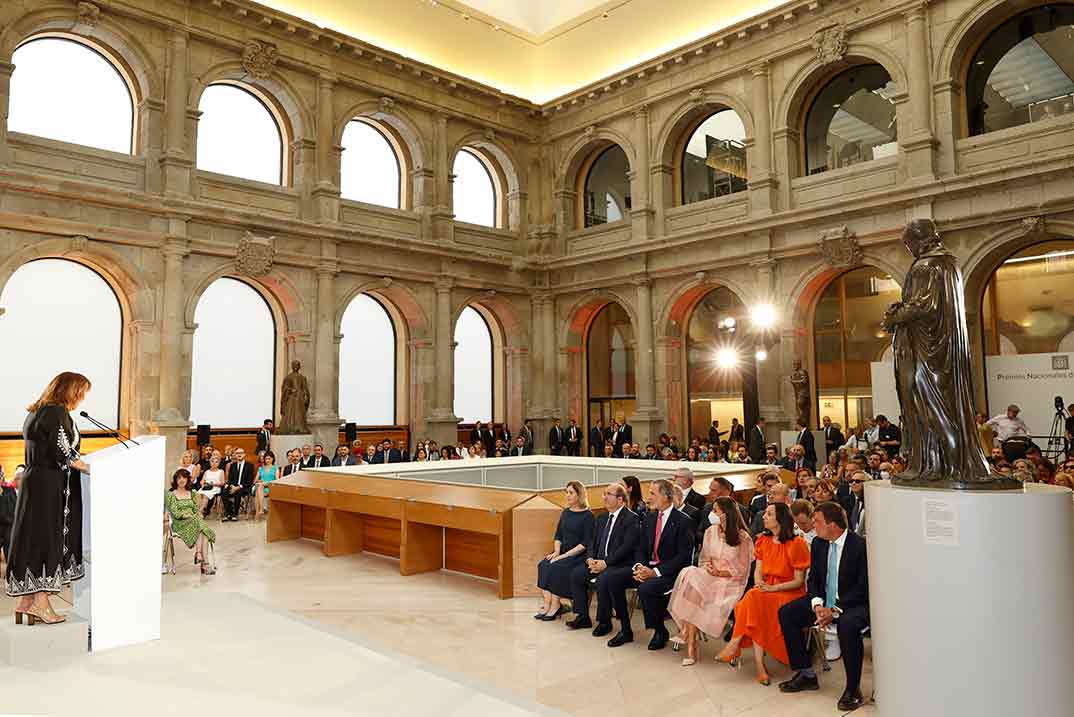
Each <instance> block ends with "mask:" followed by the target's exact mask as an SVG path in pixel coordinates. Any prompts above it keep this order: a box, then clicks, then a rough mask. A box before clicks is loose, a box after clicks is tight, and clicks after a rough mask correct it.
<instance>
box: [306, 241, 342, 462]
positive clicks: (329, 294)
mask: <svg viewBox="0 0 1074 717" xmlns="http://www.w3.org/2000/svg"><path fill="white" fill-rule="evenodd" d="M338 272H339V268H338V266H337V262H336V243H335V242H333V241H329V240H327V239H322V240H321V256H320V260H319V261H318V263H317V269H316V273H317V311H316V314H315V315H314V330H313V356H314V364H315V365H314V366H313V367H312V368H313V400H312V401H311V405H312V409H311V410H310V412H309V424H310V429H311V430H312V431H313V435H314V438H315V439H316V440H318V441H320V442H321V443H323V444H324V445H325V446H335V445H336V443H338V441H339V415H338V413H337V412H336V408H335V405H336V396H337V394H338V393H339V383H338V380H337V375H336V366H337V361H336V355H335V353H336V351H337V348H338V345H337V342H336V340H335V336H336V327H335V319H336V316H335V313H336V312H335V277H336V274H337V273H338Z"/></svg>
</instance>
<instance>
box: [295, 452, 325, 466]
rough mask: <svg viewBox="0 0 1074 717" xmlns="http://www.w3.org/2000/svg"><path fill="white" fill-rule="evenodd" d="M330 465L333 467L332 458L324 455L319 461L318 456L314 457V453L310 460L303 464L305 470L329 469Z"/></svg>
mask: <svg viewBox="0 0 1074 717" xmlns="http://www.w3.org/2000/svg"><path fill="white" fill-rule="evenodd" d="M330 465H332V459H331V458H329V457H328V456H324V455H322V456H321V458H320V460H318V459H317V456H315V455H313V454H312V453H311V454H310V457H309V460H306V461H303V462H302V467H303V468H327V467H328V466H330Z"/></svg>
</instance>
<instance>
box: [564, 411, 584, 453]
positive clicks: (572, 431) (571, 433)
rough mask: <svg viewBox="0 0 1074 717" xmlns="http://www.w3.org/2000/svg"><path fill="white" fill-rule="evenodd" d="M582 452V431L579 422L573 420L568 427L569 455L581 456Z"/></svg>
mask: <svg viewBox="0 0 1074 717" xmlns="http://www.w3.org/2000/svg"><path fill="white" fill-rule="evenodd" d="M581 450H582V429H581V428H579V427H578V421H576V420H575V419H573V418H572V419H571V424H570V425H569V426H567V455H568V456H577V455H581Z"/></svg>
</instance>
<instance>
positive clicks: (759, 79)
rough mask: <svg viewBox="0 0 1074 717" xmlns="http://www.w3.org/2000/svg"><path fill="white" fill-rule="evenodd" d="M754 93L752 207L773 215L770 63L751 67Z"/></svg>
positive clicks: (773, 175) (774, 187)
mask: <svg viewBox="0 0 1074 717" xmlns="http://www.w3.org/2000/svg"><path fill="white" fill-rule="evenodd" d="M750 74H751V75H752V77H753V79H752V81H751V86H752V95H753V147H752V149H753V152H752V161H751V165H752V167H751V169H750V177H749V193H750V210H751V211H752V212H753V213H754V214H771V213H772V212H773V211H774V210H775V209H776V188H777V184H778V183H777V181H776V175H775V173H774V172H773V171H772V108H771V104H772V103H771V95H772V88H771V77H770V71H769V67H768V63H767V62H761V63H758V64H756V65H754V66H753V67H751V68H750Z"/></svg>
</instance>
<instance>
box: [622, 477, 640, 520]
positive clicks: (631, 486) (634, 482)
mask: <svg viewBox="0 0 1074 717" xmlns="http://www.w3.org/2000/svg"><path fill="white" fill-rule="evenodd" d="M623 485H625V486H626V487H627V507H628V508H630V509H631V510H633V511H636V510H637V509H638V506H639V505H642V504H643V503H644V502H645V499H644V498H642V497H641V481H640V480H638V477H637V476H623Z"/></svg>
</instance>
